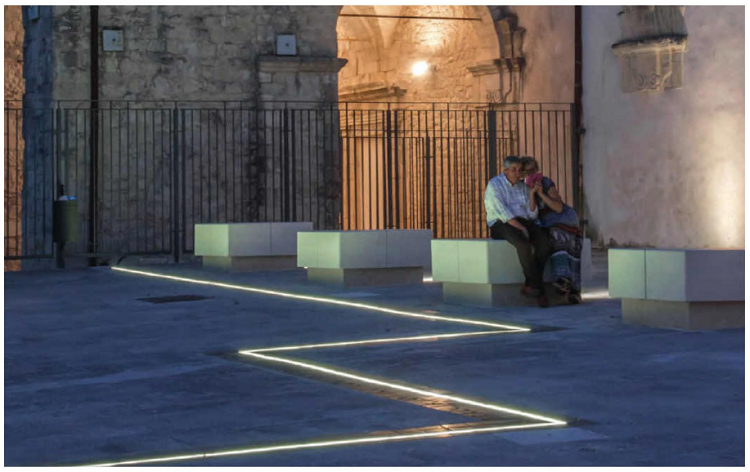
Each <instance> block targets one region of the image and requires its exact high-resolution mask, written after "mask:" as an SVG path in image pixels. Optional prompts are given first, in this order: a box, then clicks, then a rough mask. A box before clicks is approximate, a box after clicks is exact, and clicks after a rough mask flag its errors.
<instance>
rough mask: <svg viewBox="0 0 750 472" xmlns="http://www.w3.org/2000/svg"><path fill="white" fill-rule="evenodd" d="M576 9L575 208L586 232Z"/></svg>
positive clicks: (579, 37)
mask: <svg viewBox="0 0 750 472" xmlns="http://www.w3.org/2000/svg"><path fill="white" fill-rule="evenodd" d="M574 8H575V82H574V87H573V103H574V107H573V108H574V109H575V118H574V124H575V128H574V129H575V134H574V140H575V142H574V143H573V146H574V147H575V148H576V150H577V152H576V154H575V158H576V162H575V165H574V168H573V173H574V176H575V182H576V186H577V188H576V189H574V192H575V196H574V199H575V201H576V202H575V206H576V211H577V212H578V215H579V217H580V219H581V224H582V225H583V226H584V231H585V229H586V226H587V223H588V222H587V221H586V220H585V219H584V214H583V207H584V205H583V159H581V154H582V153H581V149H582V146H581V145H582V144H583V143H582V141H583V134H584V133H585V132H586V129H585V128H584V127H583V41H582V32H581V30H582V22H581V10H582V7H581V6H580V5H579V6H576V7H574Z"/></svg>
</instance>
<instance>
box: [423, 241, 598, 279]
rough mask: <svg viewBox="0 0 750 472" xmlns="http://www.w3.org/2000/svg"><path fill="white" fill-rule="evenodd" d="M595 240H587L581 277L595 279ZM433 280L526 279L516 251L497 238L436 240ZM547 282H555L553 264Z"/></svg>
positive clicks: (582, 258) (549, 266) (433, 242)
mask: <svg viewBox="0 0 750 472" xmlns="http://www.w3.org/2000/svg"><path fill="white" fill-rule="evenodd" d="M591 272H592V269H591V240H589V239H584V243H583V249H582V254H581V278H582V280H584V281H586V280H590V279H591ZM432 278H433V280H435V281H436V282H463V283H491V284H510V283H521V284H522V283H523V282H524V280H525V277H524V275H523V269H522V268H521V263H520V262H519V261H518V255H517V253H516V248H515V247H513V245H512V244H510V243H509V242H508V241H504V240H493V239H435V240H433V241H432ZM544 280H545V281H546V282H553V281H554V277H553V276H552V270H551V264H549V263H548V264H547V265H546V266H545V270H544Z"/></svg>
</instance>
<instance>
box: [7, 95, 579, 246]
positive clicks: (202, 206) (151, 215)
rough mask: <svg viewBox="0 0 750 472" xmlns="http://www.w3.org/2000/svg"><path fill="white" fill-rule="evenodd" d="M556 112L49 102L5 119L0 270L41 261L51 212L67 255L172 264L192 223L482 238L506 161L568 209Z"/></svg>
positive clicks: (565, 156) (571, 158)
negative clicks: (69, 217) (524, 167)
mask: <svg viewBox="0 0 750 472" xmlns="http://www.w3.org/2000/svg"><path fill="white" fill-rule="evenodd" d="M571 109H572V106H571V105H569V104H513V105H490V106H488V105H487V104H437V103H436V104H403V103H402V104H393V103H391V104H388V103H325V104H321V103H317V102H316V103H305V102H268V103H263V104H261V105H258V104H251V103H244V102H169V103H166V102H98V103H91V102H57V103H55V105H54V106H53V107H47V108H29V107H27V108H23V107H21V106H20V103H18V104H13V103H9V102H6V109H5V118H6V120H5V122H6V127H5V145H6V146H5V150H6V157H5V164H6V165H5V168H6V193H5V230H6V232H5V235H6V236H5V251H6V252H5V255H6V260H7V259H12V258H24V257H52V254H53V245H52V236H51V235H52V217H51V213H52V211H51V205H52V201H53V200H54V199H57V198H59V197H60V196H62V195H66V196H68V197H72V196H74V197H75V198H76V201H77V202H78V212H79V220H78V224H79V231H78V232H79V234H80V235H81V237H80V238H79V240H78V241H77V242H76V243H74V244H72V245H68V247H67V248H66V253H70V254H79V255H95V254H108V255H112V254H123V255H124V254H173V255H174V256H175V257H176V258H179V256H180V255H181V254H185V253H191V252H192V251H193V245H194V241H193V227H194V225H195V224H196V223H220V222H255V221H312V222H313V225H314V228H316V229H339V228H341V229H386V228H428V229H432V230H433V234H434V236H435V237H437V238H480V237H487V236H488V233H487V228H486V224H485V222H484V209H483V193H484V189H485V186H486V183H487V181H488V180H489V179H490V178H491V177H492V176H494V175H496V174H497V173H498V171H499V169H501V162H502V159H503V158H504V157H505V156H506V155H510V154H516V155H531V156H534V157H536V158H537V159H538V160H539V162H540V164H541V167H542V171H543V172H544V173H545V174H547V175H550V176H551V177H552V178H553V180H555V181H556V183H557V184H558V187H559V189H560V193H561V195H562V196H563V198H564V199H566V200H567V201H569V202H572V203H575V204H578V202H577V199H576V195H577V192H576V190H575V189H577V175H576V169H577V167H576V166H577V160H576V156H575V152H574V149H573V147H572V143H573V140H572V139H571V138H572V128H573V127H572V126H571V117H572V116H573V115H572V114H571Z"/></svg>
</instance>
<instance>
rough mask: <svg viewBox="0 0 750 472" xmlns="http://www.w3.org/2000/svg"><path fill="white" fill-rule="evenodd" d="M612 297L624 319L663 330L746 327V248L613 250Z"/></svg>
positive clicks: (610, 288)
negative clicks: (620, 307)
mask: <svg viewBox="0 0 750 472" xmlns="http://www.w3.org/2000/svg"><path fill="white" fill-rule="evenodd" d="M608 263H609V296H610V297H611V298H621V299H622V320H623V322H624V323H627V324H643V325H647V326H653V327H657V328H678V329H686V330H705V329H721V328H740V327H743V326H745V251H744V250H743V249H610V250H609V262H608Z"/></svg>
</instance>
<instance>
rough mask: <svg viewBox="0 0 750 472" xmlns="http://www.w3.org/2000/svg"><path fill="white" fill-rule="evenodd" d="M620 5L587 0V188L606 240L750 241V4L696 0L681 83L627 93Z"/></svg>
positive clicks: (596, 228)
mask: <svg viewBox="0 0 750 472" xmlns="http://www.w3.org/2000/svg"><path fill="white" fill-rule="evenodd" d="M619 10H620V8H619V7H588V6H587V7H583V18H582V21H583V48H584V49H583V104H584V111H583V120H584V127H585V128H586V134H585V135H584V138H583V144H582V157H583V169H584V171H583V178H584V181H583V189H584V201H585V205H586V215H585V217H586V218H587V219H588V220H589V222H590V225H591V231H592V232H593V237H594V238H595V239H596V240H598V241H599V242H600V243H604V244H609V245H621V246H656V247H695V248H703V247H744V233H745V220H744V210H745V207H744V200H745V198H744V197H745V184H744V174H745V154H744V146H745V137H744V121H745V115H744V109H745V92H744V83H745V75H744V70H745V58H744V56H745V47H744V36H745V23H744V17H745V15H744V13H745V12H744V7H734V6H732V7H714V6H712V7H700V6H688V7H686V10H685V21H686V26H687V34H688V43H687V51H686V52H685V54H684V58H683V63H684V65H683V67H684V79H683V87H682V88H681V89H667V90H665V91H664V92H660V93H657V92H651V93H645V92H641V93H628V94H626V93H623V92H622V91H621V89H620V74H621V70H620V66H619V64H618V62H617V58H616V57H615V55H614V54H613V52H612V50H611V48H610V47H611V45H612V44H613V43H615V42H617V41H618V40H619V39H620V26H619V23H618V15H617V13H618V11H619Z"/></svg>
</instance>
